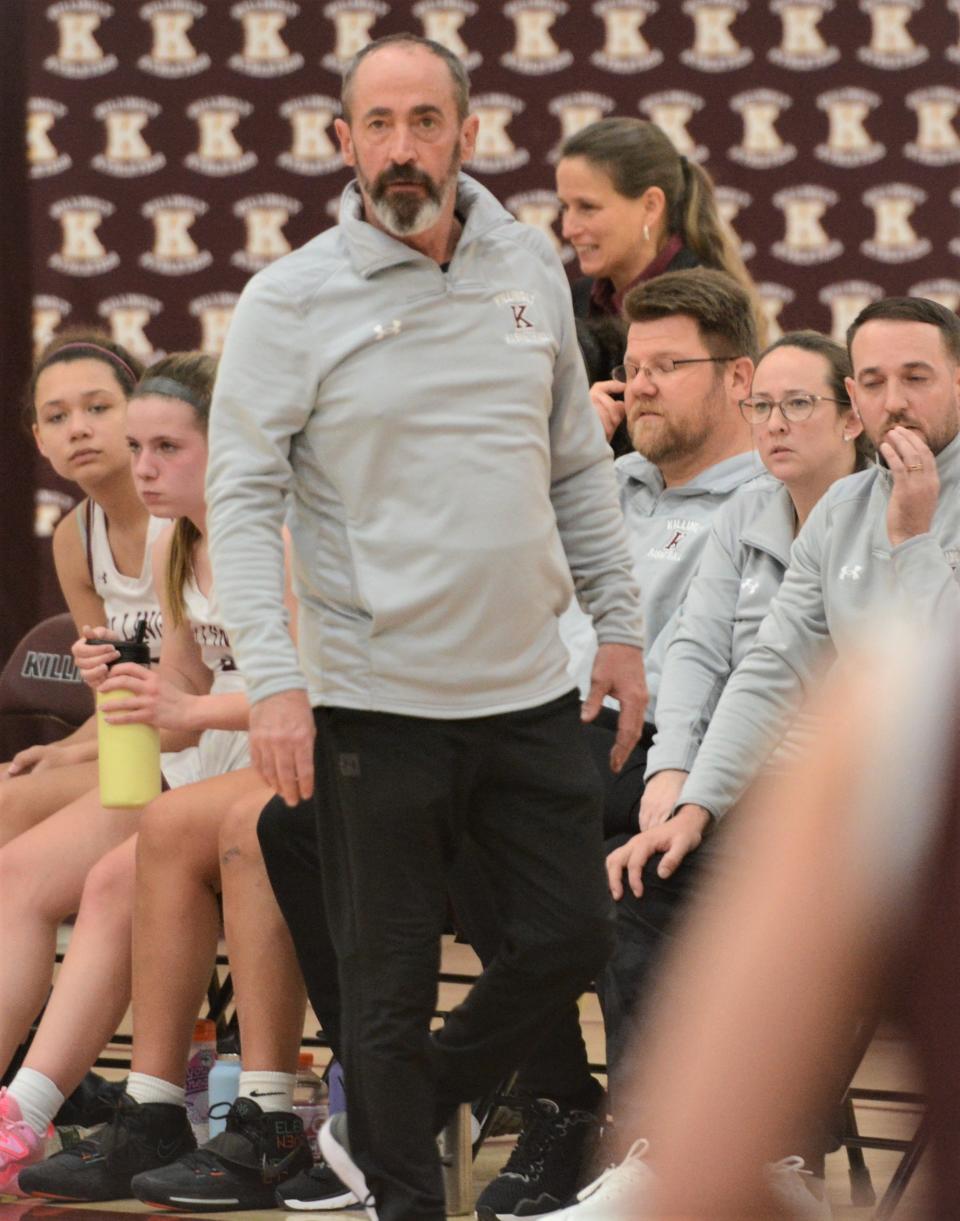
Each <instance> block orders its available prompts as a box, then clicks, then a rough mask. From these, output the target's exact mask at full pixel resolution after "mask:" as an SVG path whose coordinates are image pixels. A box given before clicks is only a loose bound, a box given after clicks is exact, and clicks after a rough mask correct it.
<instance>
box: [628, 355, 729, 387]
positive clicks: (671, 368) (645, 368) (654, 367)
mask: <svg viewBox="0 0 960 1221" xmlns="http://www.w3.org/2000/svg"><path fill="white" fill-rule="evenodd" d="M736 359H737V357H736V356H683V357H680V358H679V359H677V360H674V359H673V358H672V357H670V356H660V357H658V358H657V359H656V360H655V361H653V362H652V363H651V364H649V365H638V364H634V362H633V361H632V360H625V361H624V362H623V364H622V365H617V367H616V368H615V369H612V370H611V376H612V377H613V378H614V379H615V380H616V381H618V382H632V381H633V379H634V378H635V377H636V376H637V374H638V373H640V372H642V373H643V376H644V377H645V378H646V379H647V381H650V382H657V381H659V380H660V378H662V377H669V376H670V374H671V373H676V371H677V370H678V369H679V368H681V367H682V366H683V365H703V364H723V363H724V362H725V361H728V360H736Z"/></svg>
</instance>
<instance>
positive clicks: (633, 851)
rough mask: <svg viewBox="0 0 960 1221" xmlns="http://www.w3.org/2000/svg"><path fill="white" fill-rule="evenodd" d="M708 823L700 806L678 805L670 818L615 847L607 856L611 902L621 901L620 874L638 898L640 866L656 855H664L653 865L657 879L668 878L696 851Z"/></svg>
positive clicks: (641, 885)
mask: <svg viewBox="0 0 960 1221" xmlns="http://www.w3.org/2000/svg"><path fill="white" fill-rule="evenodd" d="M709 824H710V813H709V811H708V810H705V809H704V808H703V806H695V805H686V806H681V807H680V809H679V810H678V811H677V812H676V814H675V815H674V816H673V818H671V819H669V820H668V821H667V822H665V823H662V824H661V825H660V826H658V827H651V828H650V830H649V831H641V832H640V834H639V835H635V836H634V837H633V839H628V840H627V842H626V843H625V844H624V845H623V846H622V847H621V848H615V849H614V850H613V852H611V853H610V855H609V856H608V857H607V885H608V886H609V887H610V894H611V895H612V896H613V898H614V899H615V900H619V899H622V898H623V871H624V870H626V871H627V884H628V885H629V887H630V889H631V890H632V891H633V893H634V894H635V895H636V897H637V898H638V899H639V898H640V896H641V895H642V894H643V867H644V865H646V863H647V861H649V860H650V858H651V857H652V856H654V855H655V854H656V853H657V852H662V853H663V854H664V856H663V860H662V861H661V862H660V864H659V865H658V866H657V877H660V878H669V877H670V876H671V875H672V874H674V873H675V872H676V871H677V868H678V866H679V865H680V863H681V861H682V860H683V858H684V857H685V856H686V855H687V853H689V852H692V851H693V850H694V848H699V847H700V843H701V841H702V840H703V836H704V832H705V831H706V829H707V827H708V826H709Z"/></svg>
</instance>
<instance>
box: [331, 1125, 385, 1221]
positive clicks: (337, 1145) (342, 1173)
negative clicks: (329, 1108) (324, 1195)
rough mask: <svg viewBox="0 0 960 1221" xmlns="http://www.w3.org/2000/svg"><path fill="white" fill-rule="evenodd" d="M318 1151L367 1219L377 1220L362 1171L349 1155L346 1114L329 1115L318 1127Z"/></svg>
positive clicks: (374, 1206)
mask: <svg viewBox="0 0 960 1221" xmlns="http://www.w3.org/2000/svg"><path fill="white" fill-rule="evenodd" d="M320 1152H321V1153H322V1154H323V1156H324V1157H325V1158H326V1160H327V1164H328V1165H329V1166H330V1168H331V1170H333V1172H334V1174H336V1175H338V1176H339V1177H340V1178H341V1179H342V1180H343V1182H344V1183H346V1185H347V1186H348V1187H349V1188H350V1190H351V1191H352V1192H353V1194H354V1195H355V1196H356V1197H357V1199H358V1200H359V1201H360V1207H361V1208H362V1209H364V1211H365V1212H366V1214H367V1217H368V1218H369V1221H377V1209H376V1205H375V1204H374V1202H373V1196H372V1195H371V1194H370V1191H369V1189H368V1187H367V1180H366V1178H365V1177H364V1174H363V1171H362V1170H361V1169H360V1167H359V1166H358V1165H357V1163H356V1162H355V1161H354V1160H353V1158H352V1157H351V1156H350V1138H349V1134H348V1132H347V1115H346V1112H345V1111H339V1112H338V1113H337V1114H336V1115H331V1116H330V1118H329V1119H328V1120H327V1122H326V1123H325V1124H324V1125H323V1127H322V1128H321V1129H320Z"/></svg>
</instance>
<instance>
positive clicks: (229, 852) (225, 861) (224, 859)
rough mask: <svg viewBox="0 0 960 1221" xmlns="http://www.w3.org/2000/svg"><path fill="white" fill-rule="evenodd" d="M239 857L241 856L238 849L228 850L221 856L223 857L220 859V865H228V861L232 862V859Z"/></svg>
mask: <svg viewBox="0 0 960 1221" xmlns="http://www.w3.org/2000/svg"><path fill="white" fill-rule="evenodd" d="M241 855H242V854H241V852H240V849H239V848H228V849H227V850H226V852H225V853H224V854H223V856H222V857H221V858H220V863H221V864H223V865H227V864H229V863H230V861H232V860H233V859H234V857H237V856H241Z"/></svg>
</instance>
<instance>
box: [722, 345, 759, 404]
mask: <svg viewBox="0 0 960 1221" xmlns="http://www.w3.org/2000/svg"><path fill="white" fill-rule="evenodd" d="M753 370H754V364H753V361H752V360H751V359H750V357H749V356H738V357H737V358H736V359H735V360H728V361H727V375H728V377H729V378H730V383H729V384H730V389H731V391H732V392H733V394H734V397H735V398H736V400H737V402H739V401H740V400H741V399H744V398H746V397H747V395H748V394H749V393H750V385H751V383H752V381H753Z"/></svg>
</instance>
